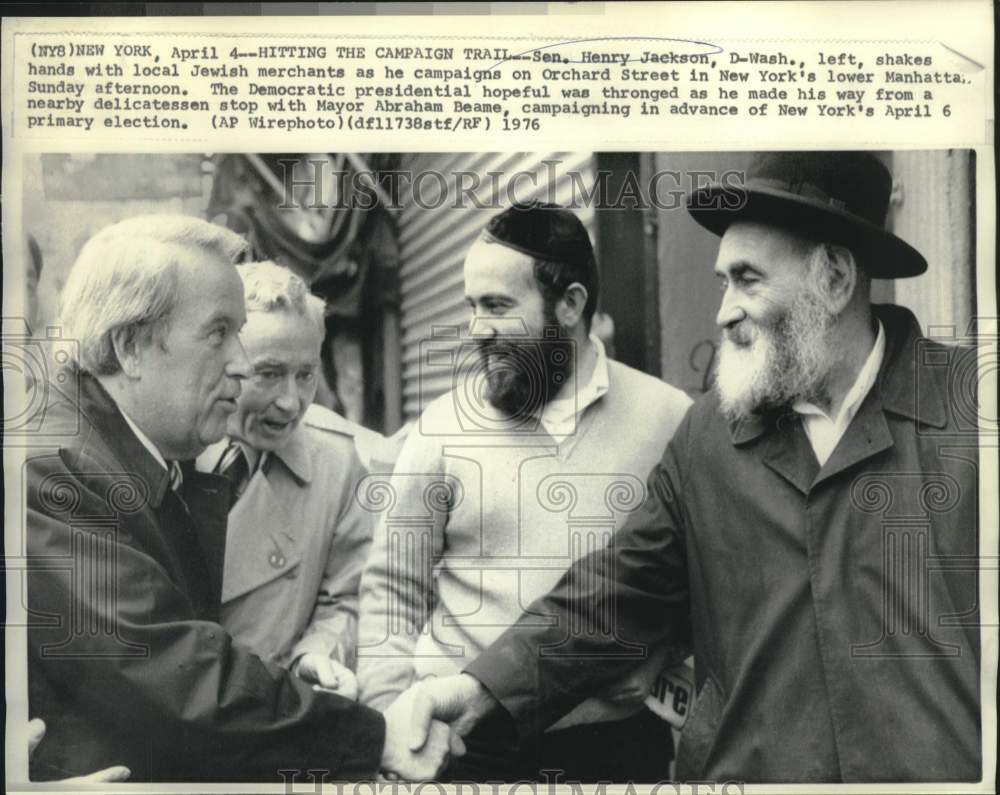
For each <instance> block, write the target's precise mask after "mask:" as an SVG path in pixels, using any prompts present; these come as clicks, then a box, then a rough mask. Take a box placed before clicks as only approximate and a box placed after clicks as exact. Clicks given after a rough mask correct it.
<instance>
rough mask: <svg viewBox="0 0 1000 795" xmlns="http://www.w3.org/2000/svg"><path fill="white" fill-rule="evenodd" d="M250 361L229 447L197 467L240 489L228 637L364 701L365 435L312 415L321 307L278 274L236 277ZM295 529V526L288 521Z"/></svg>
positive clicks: (227, 600) (269, 268) (273, 270)
mask: <svg viewBox="0 0 1000 795" xmlns="http://www.w3.org/2000/svg"><path fill="white" fill-rule="evenodd" d="M236 270H237V272H238V273H239V275H240V278H241V279H242V281H243V289H244V297H245V299H246V309H247V322H246V325H245V326H243V330H242V331H241V332H240V340H241V342H242V343H243V348H244V350H245V351H246V353H247V358H248V359H249V361H250V370H251V373H250V376H249V378H247V380H246V381H245V382H244V383H243V391H242V393H241V394H240V397H239V400H238V401H237V409H236V411H235V412H233V413H232V414H231V415H229V422H228V433H227V438H226V439H224V440H222V441H220V442H218V443H216V444H214V445H211V446H210V447H209V448H208V449H207V450H205V452H204V453H202V455H201V456H199V458H198V466H199V468H201V469H204V470H205V471H211V472H217V473H219V474H222V475H225V476H226V477H227V478H228V479H229V480H230V482H231V483H232V488H233V492H232V496H231V498H230V499H231V501H233V502H234V504H233V506H232V508H231V509H230V512H229V530H228V538H227V541H226V564H225V571H224V575H223V581H222V618H221V623H222V625H223V626H224V627H225V628H226V629H227V630H228V631H229V633H230V634H231V635H232V636H233V638H234V639H235V640H237V641H238V642H240V643H243V644H245V645H247V646H249V647H250V648H251V649H253V650H254V651H255V652H257V653H258V654H259V655H260V656H261V657H262V658H263V659H265V660H268V661H273V662H276V663H278V664H279V665H282V666H284V667H286V668H290V669H291V670H292V671H294V672H295V673H296V674H298V676H299V677H301V678H302V679H305V680H306V681H308V682H310V683H311V684H313V685H315V686H318V687H322V688H324V689H327V690H332V691H335V692H337V693H340V694H341V695H343V696H345V697H346V698H351V699H353V698H355V697H356V696H357V684H356V682H355V678H354V672H353V668H354V655H355V645H356V635H357V617H358V582H359V580H360V579H361V569H362V567H363V566H364V562H365V559H366V557H367V555H368V548H369V546H370V545H371V530H372V514H371V513H369V512H367V511H364V510H362V508H361V506H360V504H359V503H358V501H357V500H356V499H355V496H354V493H355V489H356V488H357V486H358V483H359V482H360V481H361V479H362V478H363V477H364V476H365V472H366V470H365V468H364V467H363V466H362V463H361V461H360V459H359V457H358V453H357V452H356V450H355V440H354V436H355V432H356V428H357V426H355V425H354V424H353V423H350V422H349V421H348V420H346V419H344V418H343V417H341V416H339V415H338V414H336V413H334V412H333V411H330V410H329V409H326V408H324V407H323V406H319V405H317V404H315V403H313V398H314V397H315V395H316V388H317V385H318V383H319V379H320V378H321V377H322V375H321V369H320V348H321V346H322V344H323V336H324V333H325V324H324V305H323V301H322V299H320V298H318V297H317V296H315V295H312V294H311V293H310V292H309V289H308V288H307V287H306V285H305V283H304V282H303V281H302V280H301V279H300V278H299V277H298V276H296V275H295V274H294V273H292V272H291V271H290V270H289V269H288V268H284V267H281V266H279V265H276V264H274V263H273V262H255V263H251V264H247V265H240V266H239V267H237V269H236ZM289 517H295V521H293V522H290V521H288V519H289Z"/></svg>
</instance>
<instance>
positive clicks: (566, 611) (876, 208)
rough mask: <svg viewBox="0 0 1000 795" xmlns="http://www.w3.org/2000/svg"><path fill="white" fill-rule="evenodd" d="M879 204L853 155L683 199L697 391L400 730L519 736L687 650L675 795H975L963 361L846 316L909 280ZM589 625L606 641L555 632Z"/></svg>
mask: <svg viewBox="0 0 1000 795" xmlns="http://www.w3.org/2000/svg"><path fill="white" fill-rule="evenodd" d="M891 184H892V179H891V175H890V173H889V171H888V169H887V168H886V167H885V166H884V165H883V164H882V163H881V162H880V161H879V160H878V159H877V158H876V157H874V156H872V155H871V154H868V153H863V152H783V153H769V154H764V155H761V156H759V157H757V158H756V159H755V161H754V162H753V164H752V166H751V167H750V168H749V169H748V172H747V175H746V180H745V183H744V184H743V186H741V187H740V188H739V190H734V189H733V187H732V186H731V185H727V186H721V185H715V186H709V187H706V188H703V189H700V190H697V191H695V192H694V193H693V194H692V195H691V196H690V197H689V210H690V212H691V214H692V216H693V217H694V218H695V219H696V220H697V221H698V222H699V223H700V224H702V225H703V226H705V227H706V228H708V229H710V230H711V231H713V232H714V233H715V234H717V235H719V236H720V237H721V242H720V246H719V254H718V258H717V260H716V264H715V270H716V273H717V274H718V275H719V277H720V280H721V283H722V289H723V295H722V302H721V306H720V309H719V313H718V317H717V322H718V325H719V326H720V328H721V330H722V341H721V348H720V355H719V364H718V378H717V385H716V389H715V390H714V391H713V392H712V393H710V394H708V395H706V396H704V398H702V399H701V400H699V401H698V402H696V403H695V405H694V406H693V407H692V409H691V411H690V412H689V414H688V415H687V417H686V418H685V420H684V422H683V423H682V424H681V427H680V428H679V429H678V430H677V432H676V434H674V436H673V438H672V440H671V441H670V443H669V444H668V446H667V448H666V451H665V452H664V453H663V456H662V459H661V460H660V462H659V463H658V464H657V465H656V466H655V467H654V468H653V470H652V472H651V474H650V475H649V479H648V481H647V485H648V491H649V494H650V497H649V499H648V500H647V501H646V502H645V503H644V504H643V506H642V508H641V509H640V510H639V511H637V512H635V513H634V514H633V515H632V516H631V518H630V519H629V521H628V522H627V524H626V526H625V527H624V528H623V529H622V530H621V531H620V532H618V533H617V534H616V535H615V536H614V537H613V539H612V541H611V543H610V544H608V546H607V547H606V548H604V549H602V550H598V551H596V552H594V553H592V554H591V555H589V556H587V557H585V558H583V559H581V560H579V561H578V562H577V563H575V564H574V566H573V567H572V568H571V569H570V570H569V571H568V572H567V574H566V575H565V576H564V577H563V578H562V579H561V580H560V582H559V583H558V584H557V585H556V586H555V587H554V588H553V589H552V591H550V592H549V594H547V595H546V596H544V597H542V598H541V599H539V600H536V601H535V602H533V603H532V604H531V605H530V606H529V607H528V608H527V609H526V611H525V615H524V616H523V617H522V618H521V619H520V620H519V621H518V622H517V623H516V624H514V625H513V626H512V627H511V628H510V629H509V630H507V631H506V632H505V633H504V634H503V635H502V636H501V637H500V638H499V639H498V640H497V641H496V643H494V644H493V645H492V646H491V647H490V648H489V649H486V650H485V651H484V652H483V653H482V654H481V655H479V657H478V658H477V659H476V660H475V661H473V662H472V663H471V664H470V665H468V666H467V667H466V668H465V671H464V672H463V673H461V674H459V675H457V676H454V677H450V678H448V679H446V680H437V681H434V682H429V683H424V684H423V685H422V686H421V688H422V689H423V691H424V696H425V702H424V703H427V704H431V705H432V708H429V709H428V713H427V715H423V716H418V718H426V717H428V716H429V714H430V713H432V712H433V713H434V714H435V715H436V716H437V717H439V718H441V719H446V720H450V721H452V726H453V728H455V729H457V730H458V731H459V732H467V731H468V730H469V728H470V727H471V726H473V725H476V724H477V723H478V722H479V721H480V720H482V719H483V717H484V716H486V715H489V716H490V719H491V720H493V721H496V720H501V719H503V720H508V725H509V727H510V728H511V730H512V731H514V730H516V732H517V734H519V735H520V736H521V737H522V738H530V737H532V736H534V734H535V733H536V732H537V731H538V727H539V726H544V725H545V724H546V723H547V722H548V721H549V720H550V719H551V718H552V716H553V715H557V714H561V713H563V712H564V711H565V710H566V709H568V708H571V707H572V706H573V705H574V704H576V703H578V702H579V701H580V700H581V699H583V698H585V697H586V696H588V695H589V694H590V693H592V692H594V691H595V690H597V689H600V688H601V687H604V686H605V685H606V684H607V683H608V682H610V681H614V680H615V679H616V678H619V677H621V676H622V675H623V674H625V673H627V672H628V671H629V670H631V669H632V667H633V666H634V665H635V661H634V660H633V659H632V658H630V657H629V656H628V655H627V654H622V653H621V651H622V649H623V648H625V647H627V646H628V645H629V644H633V645H647V644H648V645H660V644H663V643H668V644H670V643H675V644H678V645H681V646H682V645H684V644H685V643H687V642H688V641H690V642H692V644H693V648H694V657H695V675H696V682H697V686H698V698H697V703H696V705H695V707H694V710H693V712H692V714H691V716H690V717H689V719H688V722H687V725H686V726H685V729H684V733H683V736H682V739H681V743H680V747H679V749H678V767H677V774H678V777H679V778H681V779H684V780H715V781H722V780H729V779H735V780H741V781H747V782H875V781H878V782H907V781H938V782H945V781H955V782H957V781H966V782H967V781H977V780H979V779H980V778H981V777H982V753H981V727H980V702H979V648H980V646H979V643H980V642H979V629H978V602H977V585H978V584H977V577H976V571H975V570H976V568H977V553H978V545H977V536H978V526H977V501H978V491H977V487H978V467H977V445H978V436H977V430H976V426H975V424H974V421H973V422H971V423H970V421H969V419H968V417H969V416H973V417H974V416H975V414H974V409H975V407H974V406H963V405H960V404H958V401H960V400H962V399H963V395H961V394H960V390H961V384H962V383H963V382H964V381H963V377H964V376H963V374H967V373H968V372H970V371H972V372H974V371H975V365H976V360H975V356H974V352H971V351H968V350H965V349H961V348H955V347H947V346H943V345H939V344H935V343H932V342H930V341H929V340H926V339H923V338H922V335H921V332H920V329H919V327H918V324H917V322H916V320H915V318H914V317H913V315H912V314H911V313H910V312H909V311H907V310H906V309H903V308H901V307H897V306H874V305H872V304H871V302H870V283H871V279H872V278H873V277H879V278H901V277H905V276H914V275H917V274H920V273H922V272H923V271H924V270H925V269H926V268H927V263H926V262H925V260H924V258H923V257H922V256H921V255H920V254H919V253H918V252H917V251H915V250H914V249H913V248H912V247H911V246H909V245H908V244H907V243H905V242H904V241H902V240H900V239H899V238H897V237H896V236H894V235H893V234H891V233H890V232H889V231H887V230H886V228H885V226H884V220H885V216H886V212H887V210H888V205H889V195H890V189H891ZM964 409H970V410H969V411H966V410H964ZM581 584H582V585H581ZM602 609H607V610H611V611H613V613H614V616H615V619H614V621H615V628H616V633H615V635H614V638H612V639H608V638H606V637H596V636H593V635H588V634H586V633H583V632H573V631H572V630H569V631H568V630H567V627H568V626H570V627H571V626H572V623H571V619H572V617H573V616H576V615H580V614H587V613H589V612H591V611H600V610H602ZM541 616H544V617H546V619H547V620H546V621H544V622H543V621H540V620H539V617H541ZM498 706H500V707H502V708H503V709H498ZM506 716H510V717H512V718H513V721H512V722H511V721H509V719H508V718H506Z"/></svg>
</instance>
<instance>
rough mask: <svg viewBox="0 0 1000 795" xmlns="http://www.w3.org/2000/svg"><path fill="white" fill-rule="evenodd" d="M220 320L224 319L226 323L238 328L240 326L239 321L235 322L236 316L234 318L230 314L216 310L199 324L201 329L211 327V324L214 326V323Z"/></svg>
mask: <svg viewBox="0 0 1000 795" xmlns="http://www.w3.org/2000/svg"><path fill="white" fill-rule="evenodd" d="M220 321H225V322H226V323H228V324H229V325H230V326H232V327H233V328H239V327H240V325H239V323H237V322H236V318H234V317H233V316H232V315H227V314H226V313H225V312H216V313H215V314H214V315H211V316H210V317H209V318H208V320H206V321H205V322H204V323H202V324H201V328H202V329H203V330H204V329H208V328H211V327H212V326H214V325H215V324H216V323H219V322H220Z"/></svg>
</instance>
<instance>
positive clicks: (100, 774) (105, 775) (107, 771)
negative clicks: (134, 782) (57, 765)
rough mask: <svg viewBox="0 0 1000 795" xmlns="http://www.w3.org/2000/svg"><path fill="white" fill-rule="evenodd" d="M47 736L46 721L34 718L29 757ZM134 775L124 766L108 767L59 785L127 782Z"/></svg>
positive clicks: (30, 735)
mask: <svg viewBox="0 0 1000 795" xmlns="http://www.w3.org/2000/svg"><path fill="white" fill-rule="evenodd" d="M44 736H45V721H43V720H42V719H41V718H32V719H31V720H30V721H28V756H29V757H30V756H32V755H33V754H34V753H35V749H36V748H38V744H39V743H41V741H42V738H43V737H44ZM131 775H132V771H131V770H129V769H128V768H127V767H125V766H124V765H115V766H114V767H106V768H104V770H98V771H96V772H94V773H89V774H88V775H86V776H75V777H73V778H64V779H61V780H59V781H58V782H53V783H58V784H95V783H102V782H104V783H106V782H113V781H126V780H127V779H128V777H129V776H131Z"/></svg>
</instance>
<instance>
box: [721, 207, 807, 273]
mask: <svg viewBox="0 0 1000 795" xmlns="http://www.w3.org/2000/svg"><path fill="white" fill-rule="evenodd" d="M814 245H815V241H814V240H813V239H812V238H810V237H807V236H806V235H804V234H800V233H798V232H796V231H794V230H792V229H789V228H786V227H782V226H778V225H776V224H768V223H763V222H759V221H748V220H741V221H736V222H734V223H732V224H730V226H729V227H728V228H727V229H726V231H725V233H724V234H723V235H722V239H721V241H720V242H719V254H718V257H717V258H716V268H715V269H716V271H718V272H720V273H724V272H726V271H727V270H729V269H730V268H731V267H733V266H735V265H752V266H754V267H757V268H766V267H781V266H796V265H799V264H801V263H803V262H804V261H805V259H806V257H807V256H808V254H809V252H810V250H811V249H812V247H813V246H814Z"/></svg>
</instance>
